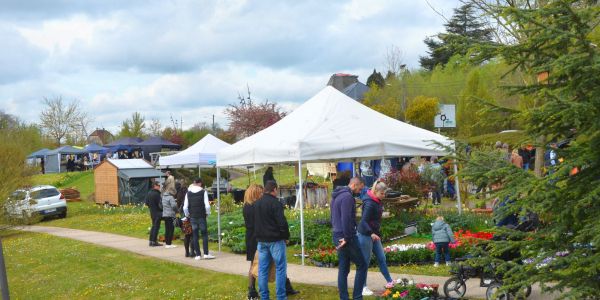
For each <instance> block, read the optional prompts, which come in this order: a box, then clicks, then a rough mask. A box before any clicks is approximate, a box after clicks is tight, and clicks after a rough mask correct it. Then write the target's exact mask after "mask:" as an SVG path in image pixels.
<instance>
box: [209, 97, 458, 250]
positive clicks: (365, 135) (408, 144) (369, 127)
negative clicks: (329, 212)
mask: <svg viewBox="0 0 600 300" xmlns="http://www.w3.org/2000/svg"><path fill="white" fill-rule="evenodd" d="M440 145H443V146H451V145H452V141H451V140H449V139H448V138H446V137H445V136H442V135H439V134H437V133H434V132H431V131H428V130H425V129H422V128H419V127H415V126H412V125H410V124H406V123H404V122H401V121H398V120H395V119H392V118H390V117H388V116H385V115H383V114H381V113H379V112H376V111H374V110H372V109H370V108H368V107H366V106H364V105H362V104H361V103H358V102H356V101H354V100H353V99H351V98H349V97H348V96H346V95H344V94H342V93H341V92H339V91H338V90H336V89H335V88H333V87H330V86H327V87H325V88H324V89H323V90H321V91H320V92H319V93H318V94H316V95H315V96H313V97H312V98H311V99H309V100H308V101H306V102H305V103H304V104H302V105H301V106H300V107H298V108H297V109H296V110H294V111H293V112H292V113H290V114H289V115H287V116H286V117H285V118H283V119H281V120H280V121H279V122H277V123H275V124H273V125H272V126H270V127H268V128H266V129H264V130H262V131H260V132H258V133H256V134H255V135H252V136H250V137H248V138H245V139H243V140H241V141H239V142H237V143H235V144H233V145H231V146H229V147H227V148H225V149H223V150H222V151H219V152H218V153H217V166H219V167H230V166H240V165H255V164H273V163H290V162H298V170H299V173H300V170H302V163H307V162H332V161H355V162H358V160H359V159H360V160H365V159H382V158H385V157H398V156H421V155H422V156H433V155H436V156H444V155H445V154H447V150H446V149H447V148H444V147H441V146H440ZM298 176H299V183H300V184H299V186H303V185H302V179H303V178H302V174H298ZM298 195H299V197H298V201H297V205H296V206H297V207H298V208H299V209H300V223H301V240H302V258H304V217H303V207H304V206H305V204H306V203H304V199H303V193H299V194H298Z"/></svg>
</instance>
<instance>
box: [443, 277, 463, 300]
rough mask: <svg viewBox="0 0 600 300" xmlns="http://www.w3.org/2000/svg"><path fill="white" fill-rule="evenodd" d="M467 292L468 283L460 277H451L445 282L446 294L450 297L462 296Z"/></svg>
mask: <svg viewBox="0 0 600 300" xmlns="http://www.w3.org/2000/svg"><path fill="white" fill-rule="evenodd" d="M466 292H467V285H466V283H465V282H464V281H462V280H461V279H460V278H458V277H450V279H448V280H446V283H444V295H446V297H448V298H462V297H463V296H464V295H465V293H466Z"/></svg>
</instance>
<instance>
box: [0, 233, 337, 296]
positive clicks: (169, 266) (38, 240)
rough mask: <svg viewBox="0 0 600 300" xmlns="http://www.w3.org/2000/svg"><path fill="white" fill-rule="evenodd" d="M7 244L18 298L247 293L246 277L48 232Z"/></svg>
mask: <svg viewBox="0 0 600 300" xmlns="http://www.w3.org/2000/svg"><path fill="white" fill-rule="evenodd" d="M3 244H4V255H5V258H6V266H7V272H8V279H9V288H10V293H11V297H12V298H13V299H91V298H94V299H157V298H163V299H245V296H246V293H247V289H246V286H247V278H246V277H243V276H237V275H229V274H222V273H218V272H213V271H207V270H202V269H196V268H192V267H189V266H185V265H180V264H176V263H170V262H166V261H161V260H157V259H153V258H147V257H144V256H140V255H135V254H131V253H128V252H124V251H118V250H114V249H110V248H104V247H99V246H95V245H91V244H87V243H83V242H78V241H74V240H69V239H64V238H59V237H54V236H50V235H46V234H38V233H22V232H16V233H15V232H11V233H9V234H8V235H5V236H4V238H3ZM295 287H296V288H297V289H299V290H300V291H301V292H302V294H300V295H301V297H297V298H298V299H300V298H301V299H337V291H336V289H335V288H333V287H322V286H313V285H304V284H296V285H295ZM273 293H274V286H271V295H273ZM291 299H293V298H291Z"/></svg>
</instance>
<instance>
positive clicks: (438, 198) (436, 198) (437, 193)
mask: <svg viewBox="0 0 600 300" xmlns="http://www.w3.org/2000/svg"><path fill="white" fill-rule="evenodd" d="M431 198H432V201H433V204H440V203H442V191H441V189H440V188H439V187H435V188H434V189H433V190H431Z"/></svg>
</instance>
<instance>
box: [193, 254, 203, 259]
mask: <svg viewBox="0 0 600 300" xmlns="http://www.w3.org/2000/svg"><path fill="white" fill-rule="evenodd" d="M201 258H202V257H201V256H200V255H198V256H196V257H194V259H195V260H200V259H201Z"/></svg>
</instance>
